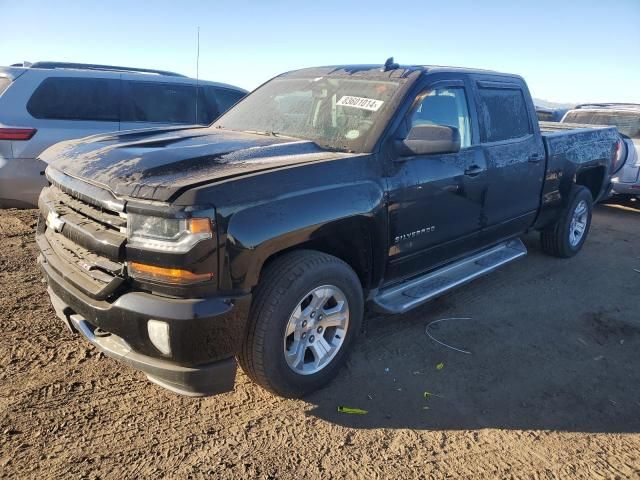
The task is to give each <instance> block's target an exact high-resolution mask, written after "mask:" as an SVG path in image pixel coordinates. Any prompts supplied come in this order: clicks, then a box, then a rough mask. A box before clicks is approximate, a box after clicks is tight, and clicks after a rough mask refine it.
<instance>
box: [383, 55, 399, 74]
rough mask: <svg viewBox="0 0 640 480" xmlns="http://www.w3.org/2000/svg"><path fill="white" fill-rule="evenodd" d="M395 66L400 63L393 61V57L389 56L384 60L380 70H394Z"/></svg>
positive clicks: (397, 66)
mask: <svg viewBox="0 0 640 480" xmlns="http://www.w3.org/2000/svg"><path fill="white" fill-rule="evenodd" d="M397 68H400V65H398V64H397V63H395V62H394V61H393V57H389V58H387V61H386V62H384V68H383V69H382V71H383V72H388V71H389V70H395V69H397Z"/></svg>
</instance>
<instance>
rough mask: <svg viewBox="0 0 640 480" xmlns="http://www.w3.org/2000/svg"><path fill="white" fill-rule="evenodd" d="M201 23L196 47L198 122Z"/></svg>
mask: <svg viewBox="0 0 640 480" xmlns="http://www.w3.org/2000/svg"><path fill="white" fill-rule="evenodd" d="M199 80H200V25H198V43H197V47H196V123H198V94H199V93H200V86H199Z"/></svg>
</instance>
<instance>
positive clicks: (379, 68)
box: [280, 64, 522, 80]
mask: <svg viewBox="0 0 640 480" xmlns="http://www.w3.org/2000/svg"><path fill="white" fill-rule="evenodd" d="M427 73H459V74H465V75H466V74H470V75H475V74H481V75H492V76H501V77H509V78H513V79H518V80H522V77H521V76H519V75H515V74H511V73H502V72H496V71H492V70H481V69H473V68H463V67H447V66H441V65H397V66H394V68H390V69H386V70H385V66H384V65H382V64H380V65H376V64H368V65H367V64H365V65H329V66H325V67H311V68H302V69H299V70H292V71H290V72H286V73H283V74H282V75H280V76H281V77H290V78H291V77H292V78H296V77H299V78H308V77H314V76H318V77H326V76H348V77H360V78H365V77H366V78H370V79H376V78H377V79H380V80H393V79H401V78H408V77H416V76H419V75H423V74H427Z"/></svg>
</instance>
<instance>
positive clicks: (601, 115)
mask: <svg viewBox="0 0 640 480" xmlns="http://www.w3.org/2000/svg"><path fill="white" fill-rule="evenodd" d="M562 122H563V123H582V124H586V125H611V126H614V127H618V130H620V132H621V133H623V134H624V135H627V136H628V137H631V138H635V139H640V111H638V112H625V111H619V110H618V111H602V110H572V111H570V112H567V114H566V115H565V117H564V118H563V119H562Z"/></svg>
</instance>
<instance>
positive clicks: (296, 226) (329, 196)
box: [220, 181, 386, 292]
mask: <svg viewBox="0 0 640 480" xmlns="http://www.w3.org/2000/svg"><path fill="white" fill-rule="evenodd" d="M384 198H385V197H384V191H383V188H382V186H381V185H380V184H378V183H376V182H374V181H362V182H358V183H343V184H332V185H331V186H329V187H326V188H318V189H313V190H307V191H300V192H294V193H291V194H288V195H286V196H283V197H280V198H277V199H274V200H272V201H268V202H265V203H260V204H257V205H250V206H247V207H246V208H243V209H241V210H239V211H236V212H235V213H233V215H232V216H231V217H230V218H229V219H228V223H227V226H226V232H225V233H224V238H223V237H222V236H221V238H220V241H221V242H223V241H224V246H223V248H221V249H220V252H221V258H220V261H221V268H220V271H221V272H228V275H229V277H228V278H222V279H221V284H220V289H221V290H225V291H226V290H230V291H245V292H246V291H250V290H251V289H252V288H253V287H254V286H255V285H256V284H257V283H258V279H259V277H260V272H261V270H262V267H263V265H264V263H265V262H266V261H267V260H268V259H269V258H270V257H271V256H273V255H274V254H277V253H278V252H282V251H284V250H287V249H291V248H293V247H300V248H305V245H307V246H308V245H309V244H310V243H311V244H316V245H321V246H329V245H333V244H336V243H344V244H348V245H349V246H350V247H351V249H352V250H354V247H355V250H356V251H357V250H361V249H362V250H367V249H368V250H370V252H369V265H368V266H367V267H368V268H373V269H374V271H370V272H369V273H370V274H371V278H372V281H375V279H376V278H378V277H381V274H382V272H380V271H378V269H379V268H380V265H384V262H382V261H376V260H373V261H371V258H377V259H381V258H384V249H385V246H384V245H382V241H383V239H385V238H386V235H385V232H386V209H385V208H384V207H385V204H384ZM363 253H364V252H363ZM344 260H346V261H347V262H348V263H351V262H350V261H349V259H344ZM350 260H352V261H354V260H355V259H350Z"/></svg>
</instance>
